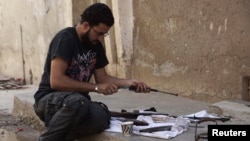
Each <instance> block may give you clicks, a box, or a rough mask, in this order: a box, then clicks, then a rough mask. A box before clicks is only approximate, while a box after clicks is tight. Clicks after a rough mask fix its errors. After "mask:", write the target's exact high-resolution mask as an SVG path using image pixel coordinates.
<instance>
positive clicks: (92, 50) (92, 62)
mask: <svg viewBox="0 0 250 141" xmlns="http://www.w3.org/2000/svg"><path fill="white" fill-rule="evenodd" d="M54 57H60V58H63V59H64V60H65V61H67V62H68V68H67V70H66V75H67V76H69V77H70V78H72V79H75V80H77V81H81V82H88V81H89V80H90V78H91V76H92V74H93V71H94V69H97V68H102V67H105V66H106V65H107V64H108V60H107V56H106V54H105V50H104V47H103V46H102V44H101V43H100V42H99V43H97V44H95V45H87V44H84V43H82V42H81V41H80V39H79V38H78V36H77V32H76V29H75V27H68V28H65V29H63V30H61V31H59V32H58V33H57V34H56V35H55V37H54V38H53V40H52V41H51V43H50V46H49V50H48V54H47V59H46V62H45V65H44V72H43V75H42V79H41V82H40V84H39V88H38V91H37V92H36V93H35V95H34V98H35V100H36V101H38V100H39V99H40V98H41V97H43V96H44V95H46V94H48V93H51V92H56V90H54V89H52V88H51V87H50V67H51V61H52V59H53V58H54ZM83 94H84V95H86V96H88V93H83Z"/></svg>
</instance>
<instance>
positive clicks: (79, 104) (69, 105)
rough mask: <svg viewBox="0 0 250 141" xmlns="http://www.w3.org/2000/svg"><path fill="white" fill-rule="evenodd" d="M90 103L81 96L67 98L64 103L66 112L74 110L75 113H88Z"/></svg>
mask: <svg viewBox="0 0 250 141" xmlns="http://www.w3.org/2000/svg"><path fill="white" fill-rule="evenodd" d="M89 106H90V101H89V99H87V98H86V97H84V96H82V95H80V94H72V95H69V96H68V97H66V98H65V100H64V102H63V109H64V110H74V111H75V112H81V113H87V112H88V110H89Z"/></svg>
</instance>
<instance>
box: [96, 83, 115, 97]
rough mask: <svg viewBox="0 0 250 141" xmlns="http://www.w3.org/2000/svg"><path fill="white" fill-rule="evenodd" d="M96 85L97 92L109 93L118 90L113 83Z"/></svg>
mask: <svg viewBox="0 0 250 141" xmlns="http://www.w3.org/2000/svg"><path fill="white" fill-rule="evenodd" d="M96 85H97V87H98V91H97V93H103V94H104V95H111V94H114V93H116V92H117V91H118V87H117V86H116V85H115V84H110V83H104V84H96Z"/></svg>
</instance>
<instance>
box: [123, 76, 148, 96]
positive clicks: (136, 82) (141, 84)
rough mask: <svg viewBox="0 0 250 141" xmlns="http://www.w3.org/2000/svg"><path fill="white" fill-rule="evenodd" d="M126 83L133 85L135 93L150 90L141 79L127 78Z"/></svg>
mask: <svg viewBox="0 0 250 141" xmlns="http://www.w3.org/2000/svg"><path fill="white" fill-rule="evenodd" d="M127 81H128V85H129V86H133V87H135V89H134V91H135V92H137V93H149V92H150V87H149V86H147V84H145V83H144V82H142V81H139V80H136V79H128V80H127Z"/></svg>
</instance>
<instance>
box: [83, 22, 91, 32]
mask: <svg viewBox="0 0 250 141" xmlns="http://www.w3.org/2000/svg"><path fill="white" fill-rule="evenodd" d="M82 28H83V30H84V31H88V30H89V29H90V25H89V23H88V22H83V23H82Z"/></svg>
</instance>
